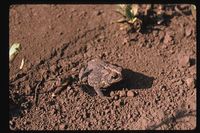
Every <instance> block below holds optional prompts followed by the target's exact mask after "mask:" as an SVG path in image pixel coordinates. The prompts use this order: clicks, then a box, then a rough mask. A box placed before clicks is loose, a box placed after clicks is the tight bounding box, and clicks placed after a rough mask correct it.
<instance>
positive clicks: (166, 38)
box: [164, 34, 172, 44]
mask: <svg viewBox="0 0 200 133" xmlns="http://www.w3.org/2000/svg"><path fill="white" fill-rule="evenodd" d="M170 41H172V37H171V36H170V35H169V34H166V35H165V37H164V43H165V44H167V43H169V42H170Z"/></svg>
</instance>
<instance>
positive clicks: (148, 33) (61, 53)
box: [9, 5, 196, 130]
mask: <svg viewBox="0 0 200 133" xmlns="http://www.w3.org/2000/svg"><path fill="white" fill-rule="evenodd" d="M189 8H190V7H189V5H181V6H180V10H181V11H182V13H180V12H177V11H176V10H175V9H174V6H166V8H165V9H164V11H165V15H166V16H165V17H164V18H165V21H164V22H163V23H162V24H160V25H156V24H155V23H153V21H152V22H151V21H149V20H150V17H149V16H145V15H144V16H143V20H144V27H143V30H142V31H141V32H140V33H137V32H130V33H127V32H125V31H123V30H120V25H119V24H118V23H114V24H113V23H112V21H115V20H117V19H119V18H120V15H119V14H117V13H115V12H114V11H113V10H114V9H115V5H12V6H11V7H10V17H9V26H10V27H9V30H10V31H9V41H10V45H11V44H12V43H15V42H18V43H21V45H22V50H21V52H20V53H19V54H18V55H17V57H16V58H15V60H14V61H13V62H12V63H10V81H9V99H10V104H9V105H10V110H9V116H10V117H9V127H10V129H11V130H16V129H20V130H77V129H90V130H91V129H93V130H99V129H101V130H109V129H114V130H120V129H125V130H126V129H129V130H140V129H194V128H196V86H195V82H196V21H195V19H194V18H193V16H192V14H191V12H190V10H189ZM143 10H144V9H142V8H141V12H142V11H143ZM154 10H155V11H156V10H157V9H156V8H155V9H154ZM148 17H149V18H148ZM145 20H146V21H145ZM96 57H100V58H102V59H103V60H105V61H108V62H110V63H112V64H117V65H119V66H121V67H123V69H124V70H123V75H124V80H123V81H122V82H120V83H118V84H116V85H113V86H112V87H110V89H109V90H108V91H105V93H106V94H107V95H108V96H107V97H105V98H100V97H98V96H96V95H95V96H93V95H90V94H89V93H86V92H84V91H82V90H81V89H80V87H79V85H78V79H77V75H78V73H79V71H80V68H81V67H82V65H83V64H84V63H86V62H88V61H89V60H91V59H93V58H96ZM23 58H24V59H25V64H24V67H23V69H22V70H20V69H19V66H20V64H21V60H22V59H23ZM60 79H62V82H63V81H64V82H65V83H66V85H65V86H63V87H59V84H62V83H61V82H60ZM109 95H110V97H109Z"/></svg>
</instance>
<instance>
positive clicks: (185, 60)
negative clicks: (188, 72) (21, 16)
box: [179, 56, 190, 67]
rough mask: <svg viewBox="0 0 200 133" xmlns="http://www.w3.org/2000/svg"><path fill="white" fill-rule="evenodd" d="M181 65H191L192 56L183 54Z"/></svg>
mask: <svg viewBox="0 0 200 133" xmlns="http://www.w3.org/2000/svg"><path fill="white" fill-rule="evenodd" d="M179 65H180V66H181V67H185V66H189V65H190V57H189V56H183V57H182V58H180V60H179Z"/></svg>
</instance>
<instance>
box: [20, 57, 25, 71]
mask: <svg viewBox="0 0 200 133" xmlns="http://www.w3.org/2000/svg"><path fill="white" fill-rule="evenodd" d="M23 66H24V58H23V59H22V62H21V65H20V67H19V69H20V70H21V69H22V68H23Z"/></svg>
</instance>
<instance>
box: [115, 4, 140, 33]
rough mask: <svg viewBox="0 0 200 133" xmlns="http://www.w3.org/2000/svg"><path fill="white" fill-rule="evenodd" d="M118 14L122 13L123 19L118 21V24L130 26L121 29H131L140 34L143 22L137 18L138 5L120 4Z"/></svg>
mask: <svg viewBox="0 0 200 133" xmlns="http://www.w3.org/2000/svg"><path fill="white" fill-rule="evenodd" d="M116 12H118V13H120V14H121V15H122V16H123V18H122V19H120V20H118V21H116V22H117V23H126V25H127V24H128V25H129V26H123V27H122V28H120V29H125V28H127V27H129V28H130V29H134V30H135V31H137V32H139V31H140V29H141V25H142V21H141V20H140V19H139V18H137V15H138V5H137V4H119V5H117V9H116Z"/></svg>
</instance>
